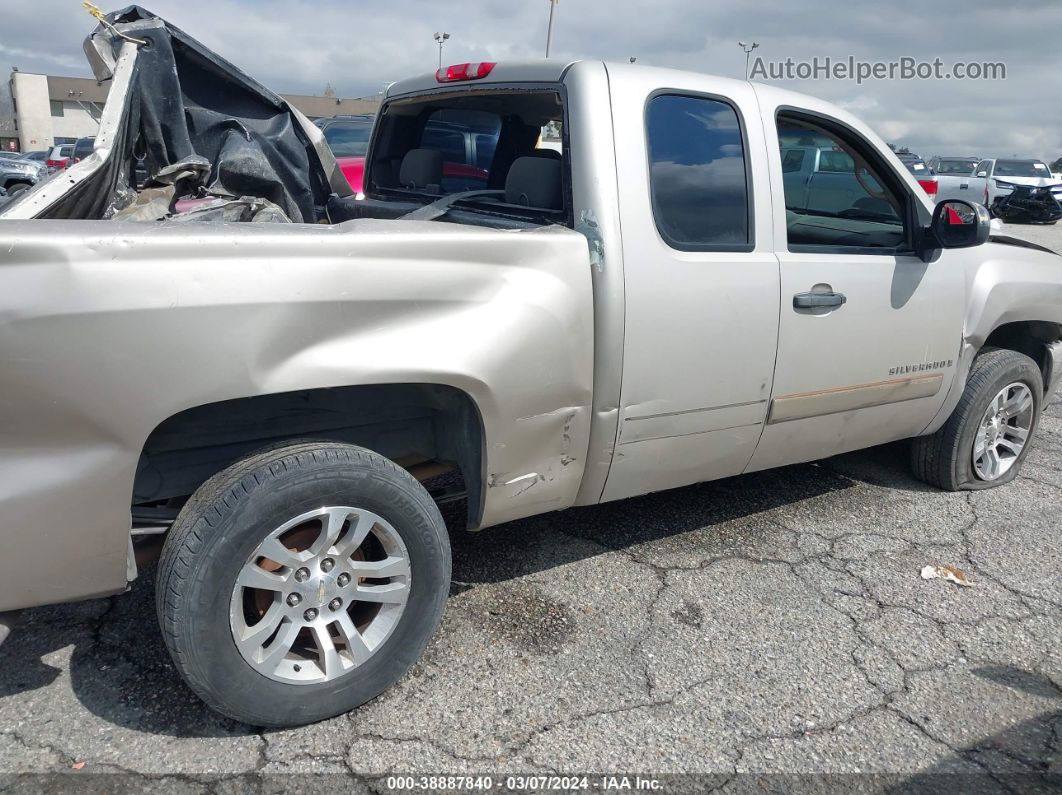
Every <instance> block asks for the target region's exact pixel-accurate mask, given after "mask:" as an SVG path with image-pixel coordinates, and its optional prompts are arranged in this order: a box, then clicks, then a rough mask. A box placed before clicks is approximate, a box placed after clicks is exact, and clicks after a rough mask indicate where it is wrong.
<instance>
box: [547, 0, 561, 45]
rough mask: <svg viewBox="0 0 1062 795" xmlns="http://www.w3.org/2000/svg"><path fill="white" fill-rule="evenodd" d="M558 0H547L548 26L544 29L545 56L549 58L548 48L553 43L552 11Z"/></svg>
mask: <svg viewBox="0 0 1062 795" xmlns="http://www.w3.org/2000/svg"><path fill="white" fill-rule="evenodd" d="M558 2H559V0H549V27H548V28H547V29H546V57H547V58H549V48H550V46H551V45H552V44H553V11H554V9H556V7H557V3H558Z"/></svg>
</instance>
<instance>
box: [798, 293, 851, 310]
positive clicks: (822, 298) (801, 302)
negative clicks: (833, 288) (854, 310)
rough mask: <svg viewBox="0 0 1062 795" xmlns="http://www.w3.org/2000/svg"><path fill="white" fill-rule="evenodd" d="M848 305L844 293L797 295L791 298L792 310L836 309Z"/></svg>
mask: <svg viewBox="0 0 1062 795" xmlns="http://www.w3.org/2000/svg"><path fill="white" fill-rule="evenodd" d="M846 303H848V298H847V296H845V294H844V293H797V294H796V295H794V296H793V309H822V308H824V307H825V308H836V307H839V306H844V305H845V304H846Z"/></svg>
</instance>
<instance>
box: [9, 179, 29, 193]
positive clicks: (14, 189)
mask: <svg viewBox="0 0 1062 795" xmlns="http://www.w3.org/2000/svg"><path fill="white" fill-rule="evenodd" d="M29 187H30V186H29V185H27V184H26V183H25V182H16V183H15V184H14V185H8V186H7V195H8V196H18V194H20V193H22V191H24V190H29Z"/></svg>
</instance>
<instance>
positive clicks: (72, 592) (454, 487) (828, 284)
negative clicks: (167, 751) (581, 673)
mask: <svg viewBox="0 0 1062 795" xmlns="http://www.w3.org/2000/svg"><path fill="white" fill-rule="evenodd" d="M86 52H87V53H88V54H89V57H90V60H91V62H92V65H93V68H94V70H95V72H96V74H97V76H98V77H99V79H101V80H107V81H109V82H110V97H109V100H108V102H107V105H106V108H105V110H104V113H103V119H102V123H101V127H100V132H99V135H98V137H97V138H96V142H95V151H94V153H93V154H92V155H91V156H89V157H88V158H85V159H84V160H82V161H81V162H79V163H77V164H76V165H74V166H72V167H71V168H70V169H69V170H67V171H65V172H63V174H62V176H61V178H59V177H57V178H55V179H52V180H48V181H46V182H44V183H42V184H41V185H39V186H37V187H36V188H34V189H33V190H31V191H27V192H24V193H23V195H22V196H20V197H17V198H16V199H14V200H13V201H11V203H9V204H8V205H6V207H4V208H3V210H2V211H0V374H2V375H0V379H2V385H0V386H2V388H0V538H2V540H3V550H4V554H3V556H2V557H0V611H6V613H5V614H4V619H5V621H7V623H10V619H11V618H12V616H13V614H14V612H15V611H17V610H19V609H20V608H26V607H30V606H34V605H42V604H47V603H53V602H60V601H68V600H76V599H86V598H90V597H97V596H102V595H105V594H114V593H118V592H121V591H122V590H124V589H125V588H126V587H127V584H128V583H129V582H130V581H131V580H132V579H133V578H135V577H136V576H137V573H138V565H137V557H138V553H139V552H143V551H144V550H145V549H146V548H148V547H149V546H150V542H151V541H152V540H155V542H156V543H157V541H158V540H159V539H160V538H163V537H164V539H165V540H164V545H163V547H162V552H161V558H160V560H159V563H158V568H157V591H156V592H157V606H158V617H159V621H160V624H161V628H162V636H163V638H164V640H165V643H166V644H167V646H168V647H169V649H170V651H171V653H172V656H173V660H174V662H175V665H176V668H177V670H178V671H179V672H180V674H181V675H182V676H183V677H184V678H185V679H186V680H187V682H188V684H189V685H190V686H191V688H192V689H193V690H194V692H195V693H197V694H198V695H199V696H200V697H202V698H203V699H204V700H205V701H206V702H207V703H208V704H210V705H211V706H212V707H213V708H215V709H217V710H218V711H219V712H221V713H224V714H225V715H229V716H232V717H233V718H236V719H239V720H242V721H245V722H247V723H250V724H254V725H264V726H278V725H294V724H300V723H307V722H311V721H316V720H320V719H323V718H326V717H329V716H332V715H336V714H339V713H342V712H344V711H347V710H350V709H352V708H354V707H356V706H358V705H360V704H362V703H364V702H365V701H367V700H369V699H371V698H373V697H374V696H376V695H377V694H379V693H380V692H382V691H383V690H385V689H386V688H387V687H389V686H390V685H391V684H392V683H394V682H395V681H396V680H397V679H399V678H400V677H401V676H403V674H404V673H405V672H406V671H407V670H408V669H409V667H410V666H411V665H412V664H413V663H414V662H415V661H416V660H417V659H418V657H419V656H420V654H421V652H422V651H423V649H424V648H425V645H426V644H427V642H428V640H429V638H430V637H431V635H432V633H433V632H434V631H435V630H436V628H437V627H438V625H439V621H440V618H441V616H442V612H443V607H444V605H445V602H446V599H447V593H448V586H449V582H450V544H449V540H448V536H447V530H446V527H445V526H444V523H443V519H442V517H441V514H440V511H439V508H438V503H439V502H445V501H447V500H456V499H463V500H465V501H466V503H467V515H468V528H469V529H470V530H475V529H478V528H484V527H488V526H491V525H497V524H500V523H503V522H508V521H510V520H513V519H519V518H521V517H526V516H530V515H533V514H541V513H544V512H548V511H558V510H562V509H565V508H568V507H571V506H574V505H590V504H595V503H600V502H604V501H610V500H621V499H624V498H627V497H632V496H635V495H640V494H645V493H647V492H652V491H657V490H662V489H670V488H674V487H677V486H683V485H686V484H692V483H698V482H701V481H707V480H712V479H715V478H724V477H729V476H733V475H739V474H741V473H744V472H753V471H756V470H763V469H767V468H769V467H778V466H783V465H786V464H793V463H796V462H802V461H810V460H813V459H819V458H823V457H826V456H832V455H835V454H838V453H843V452H846V451H850V450H855V449H858V448H865V447H869V446H871V445H877V444H881V443H884V442H890V441H893V440H900V439H913V440H914V441H913V443H912V449H913V462H914V470H915V473H916V474H917V476H918V477H919V478H921V479H923V480H925V481H926V482H928V483H930V484H933V485H934V486H937V487H940V488H942V489H951V490H958V489H983V488H988V487H991V486H998V485H1002V484H1005V483H1007V482H1008V481H1009V480H1011V479H1013V478H1014V477H1015V475H1016V474H1017V472H1018V471H1019V469H1020V467H1021V465H1022V460H1023V458H1024V456H1025V455H1026V454H1027V452H1028V450H1029V444H1030V442H1031V441H1032V438H1033V436H1034V435H1035V434H1036V431H1037V425H1038V419H1039V416H1040V412H1041V408H1042V407H1043V405H1044V401H1045V400H1046V399H1047V397H1048V395H1049V394H1050V393H1051V391H1052V390H1053V389H1054V388H1055V386H1056V384H1057V383H1058V381H1059V379H1060V377H1062V363H1060V358H1062V341H1060V340H1062V331H1060V327H1062V259H1060V258H1059V256H1058V255H1056V254H1054V253H1051V252H1049V251H1047V250H1045V249H1040V248H1038V247H1036V246H1034V245H1031V244H1025V243H1021V242H1020V241H1017V240H1013V239H1008V238H1003V237H1000V238H991V239H990V238H989V234H990V226H989V218H988V215H987V213H986V211H985V209H984V208H983V207H982V206H980V205H977V204H973V203H964V202H959V201H953V202H946V203H941V204H939V205H937V206H936V207H935V208H934V205H933V204H932V203H931V202H930V201H929V199H928V198H927V196H926V195H925V193H924V192H923V191H922V190H921V189H920V188H919V186H918V184H917V182H916V181H915V180H914V178H913V177H912V176H911V175H910V174H909V173H908V172H907V170H906V169H905V168H904V167H903V166H902V165H901V164H900V162H899V161H898V160H897V159H896V158H895V156H894V155H893V154H892V153H891V152H890V151H889V149H888V148H887V147H886V146H885V144H884V143H883V142H882V141H881V140H880V139H879V138H878V137H877V136H876V135H874V134H873V133H872V132H871V131H870V130H869V129H868V128H867V127H866V125H864V124H862V123H861V122H860V121H858V120H857V119H855V118H854V117H852V116H851V115H849V114H848V113H846V112H844V111H843V110H840V109H838V108H836V107H834V106H832V105H829V104H827V103H825V102H821V101H819V100H816V99H813V98H810V97H806V96H802V95H799V94H795V93H789V92H785V91H781V90H776V89H774V88H769V87H767V86H764V85H758V84H754V83H750V82H742V81H735V80H726V79H722V78H716V77H706V76H702V75H697V74H688V73H684V72H678V71H670V70H664V69H655V68H648V67H643V66H635V65H630V64H621V65H615V64H605V63H600V62H575V63H561V62H557V61H541V62H534V63H511V64H505V63H499V64H492V63H479V64H461V65H457V66H451V67H447V68H444V69H442V70H440V71H439V72H438V73H436V74H430V75H426V76H423V77H418V78H414V79H411V80H407V81H403V82H399V83H396V84H394V85H392V86H391V87H390V88H389V89H388V90H387V91H386V93H385V95H384V97H383V103H382V107H381V109H380V113H379V117H378V119H377V122H376V124H375V127H374V131H373V135H372V140H371V144H370V148H369V151H368V156H367V162H366V168H365V182H364V193H365V198H364V199H355V198H354V197H352V196H351V195H350V193H351V191H350V188H349V186H348V185H347V184H346V182H345V181H344V179H343V177H342V175H341V174H340V173H339V172H338V170H337V168H336V164H335V161H334V159H333V158H332V156H331V155H330V153H329V152H328V150H327V147H326V146H325V145H324V142H323V138H322V135H321V132H320V130H319V129H318V128H316V127H315V126H314V125H313V124H312V123H310V122H309V121H308V120H307V119H305V118H304V117H302V116H301V115H300V114H299V113H297V112H296V111H294V110H293V109H292V108H290V107H289V106H288V105H287V104H286V103H285V102H284V101H283V100H282V99H281V98H280V97H278V96H277V95H276V94H274V93H272V92H271V91H269V90H268V89H265V88H264V87H262V86H261V85H259V84H258V83H256V82H255V81H253V80H252V79H250V78H249V77H247V76H246V75H244V74H243V73H241V72H240V71H239V70H238V69H236V68H235V67H233V66H232V65H231V64H228V63H227V62H225V61H223V60H222V59H220V58H219V57H217V56H216V55H214V54H213V53H211V52H210V51H209V50H207V49H205V48H204V47H202V46H201V45H200V44H198V43H197V42H196V41H195V40H194V39H192V38H190V37H189V36H188V35H186V34H184V33H182V32H181V31H180V30H178V29H176V28H174V27H173V26H171V25H169V24H167V23H166V22H165V21H163V20H161V19H159V18H157V17H154V16H152V15H150V14H148V13H146V12H144V11H142V10H141V9H138V8H136V7H134V8H132V9H127V10H126V11H124V12H120V13H117V14H112V15H110V16H109V17H108V18H107V22H106V24H104V25H101V26H100V27H99V28H98V29H97V30H96V31H95V32H94V33H93V34H92V36H91V37H90V38H89V40H88V42H87V43H86ZM433 120H436V121H440V122H441V121H444V120H445V121H448V122H451V123H461V124H463V125H464V126H466V127H468V128H472V129H476V130H477V131H480V132H481V133H482V134H483V135H485V136H487V137H488V138H489V139H490V140H487V141H485V144H484V145H485V146H488V145H489V146H490V147H493V149H494V155H493V158H492V159H491V162H490V164H489V169H486V170H485V173H482V174H479V172H475V173H477V174H479V176H478V177H477V179H478V180H479V182H478V183H476V184H475V185H474V187H473V188H472V189H468V188H469V174H470V173H472V172H469V171H467V170H464V169H468V168H469V164H467V163H461V162H459V161H460V155H456V154H454V155H451V154H449V153H447V152H444V151H442V150H440V149H435V148H431V147H427V146H424V145H422V144H423V140H422V136H423V134H424V130H425V127H426V125H427V124H428V123H429V122H431V121H433ZM543 128H549V129H552V130H557V129H559V130H560V131H561V141H562V142H561V145H560V151H559V152H558V151H556V150H546V149H542V148H539V147H538V143H539V141H540V139H541V137H542V130H543ZM784 146H788V147H790V148H792V147H795V146H803V147H806V148H808V149H815V150H819V151H829V152H838V153H843V154H844V155H845V156H846V157H847V158H849V159H850V160H851V161H852V162H853V163H854V168H853V174H852V179H851V180H849V181H848V183H847V185H846V187H845V196H846V197H847V203H844V202H842V203H840V204H838V203H837V202H838V201H839V199H838V196H836V195H833V194H831V195H830V204H829V205H828V206H827V205H825V204H822V203H821V202H818V201H816V200H814V197H809V196H806V195H802V196H800V197H792V196H790V195H789V193H790V186H789V183H787V182H786V181H785V178H784V170H785V169H784V163H783V158H782V149H783V147H784ZM453 158H457V159H456V160H455V159H453ZM138 174H143V175H146V177H142V176H137V175H138ZM853 184H855V185H856V186H857V187H858V189H856V188H853V187H852V185H853Z"/></svg>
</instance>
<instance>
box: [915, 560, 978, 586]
mask: <svg viewBox="0 0 1062 795" xmlns="http://www.w3.org/2000/svg"><path fill="white" fill-rule="evenodd" d="M938 578H939V579H941V580H947V581H948V582H953V583H955V584H956V585H961V586H963V587H964V588H971V587H973V583H972V582H970V578H969V577H967V576H966V572H965V571H963V570H962V569H957V568H955V567H954V566H948V565H947V564H945V565H943V566H926V567H925V568H923V569H922V579H923V580H935V579H938Z"/></svg>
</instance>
